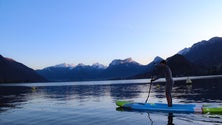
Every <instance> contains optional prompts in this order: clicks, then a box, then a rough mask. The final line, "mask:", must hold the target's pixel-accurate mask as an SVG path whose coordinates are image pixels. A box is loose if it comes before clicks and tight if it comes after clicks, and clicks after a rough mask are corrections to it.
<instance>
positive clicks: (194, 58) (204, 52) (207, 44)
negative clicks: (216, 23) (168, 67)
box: [178, 37, 222, 66]
mask: <svg viewBox="0 0 222 125" xmlns="http://www.w3.org/2000/svg"><path fill="white" fill-rule="evenodd" d="M178 54H181V55H183V56H184V57H185V58H187V59H188V60H189V61H191V62H193V63H196V64H201V65H205V66H216V65H221V64H222V37H213V38H211V39H210V40H208V41H207V40H203V41H201V42H198V43H196V44H194V45H193V46H192V47H190V48H185V49H183V50H181V51H180V52H178Z"/></svg>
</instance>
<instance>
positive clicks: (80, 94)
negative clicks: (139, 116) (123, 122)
mask: <svg viewBox="0 0 222 125" xmlns="http://www.w3.org/2000/svg"><path fill="white" fill-rule="evenodd" d="M221 83H222V78H214V79H204V80H193V84H192V89H191V90H189V89H188V88H187V87H186V85H185V83H184V81H180V82H176V83H175V86H174V88H173V93H172V96H173V98H174V99H178V100H182V102H189V103H197V102H201V103H202V102H218V103H221V98H222V96H221V87H222V84H221ZM42 84H43V85H45V84H48V85H49V86H41V85H40V86H39V87H35V88H31V87H22V86H1V87H0V112H2V111H5V110H8V109H11V108H17V107H21V108H22V107H23V104H29V103H33V102H34V105H42V103H43V105H45V103H46V104H48V103H50V104H55V103H58V102H59V103H61V102H64V103H63V104H66V103H67V102H69V101H74V102H76V103H77V104H85V105H87V104H89V103H92V102H104V100H106V101H107V100H108V101H115V100H136V99H138V98H140V99H141V97H144V94H145V96H147V92H148V87H149V85H148V84H137V83H135V84H132V83H131V84H127V83H125V84H113V85H112V84H111V85H69V86H66V85H64V86H50V83H42ZM64 84H65V83H64ZM209 84H210V86H209ZM164 89H165V83H155V84H153V86H152V90H151V93H152V94H151V96H150V98H155V99H156V98H157V99H158V98H159V99H162V100H165V95H164V92H165V91H164ZM153 95H154V96H153ZM109 97H111V100H110V98H109ZM35 99H37V100H38V102H39V101H40V102H41V103H38V104H36V103H35V102H36V101H30V100H35ZM51 101H54V102H51ZM144 101H145V98H144ZM26 102H27V103H26Z"/></svg>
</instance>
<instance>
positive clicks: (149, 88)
mask: <svg viewBox="0 0 222 125" xmlns="http://www.w3.org/2000/svg"><path fill="white" fill-rule="evenodd" d="M152 83H153V80H151V82H150V88H149V92H148V96H147V98H146V101H145V104H146V103H147V101H148V99H149V97H150V90H151V86H152Z"/></svg>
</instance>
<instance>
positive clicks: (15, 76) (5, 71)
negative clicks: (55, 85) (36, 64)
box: [0, 55, 46, 83]
mask: <svg viewBox="0 0 222 125" xmlns="http://www.w3.org/2000/svg"><path fill="white" fill-rule="evenodd" d="M43 81H46V80H45V79H44V78H43V77H42V76H40V75H39V74H37V73H36V72H35V71H34V70H33V69H30V68H28V67H27V66H25V65H23V64H21V63H18V62H16V61H14V60H12V59H9V58H5V57H3V56H1V55H0V83H5V82H43Z"/></svg>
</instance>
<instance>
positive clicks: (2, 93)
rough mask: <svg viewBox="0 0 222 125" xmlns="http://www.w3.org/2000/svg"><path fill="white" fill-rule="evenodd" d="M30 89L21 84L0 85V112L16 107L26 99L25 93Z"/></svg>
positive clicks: (29, 91)
mask: <svg viewBox="0 0 222 125" xmlns="http://www.w3.org/2000/svg"><path fill="white" fill-rule="evenodd" d="M31 92H32V89H31V88H29V87H22V86H1V87H0V112H1V111H5V110H8V109H10V108H16V107H17V106H18V105H20V104H21V103H23V102H26V101H27V98H26V96H27V94H28V93H31Z"/></svg>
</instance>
